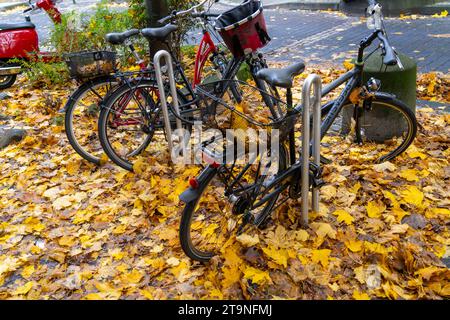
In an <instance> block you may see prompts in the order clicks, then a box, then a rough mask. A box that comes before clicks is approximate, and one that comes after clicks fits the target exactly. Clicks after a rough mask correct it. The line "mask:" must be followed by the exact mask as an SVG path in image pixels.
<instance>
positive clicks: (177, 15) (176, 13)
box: [158, 0, 219, 24]
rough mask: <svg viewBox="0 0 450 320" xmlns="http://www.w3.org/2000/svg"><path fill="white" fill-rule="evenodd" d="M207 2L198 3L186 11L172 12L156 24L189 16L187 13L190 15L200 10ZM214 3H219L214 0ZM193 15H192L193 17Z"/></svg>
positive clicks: (205, 0)
mask: <svg viewBox="0 0 450 320" xmlns="http://www.w3.org/2000/svg"><path fill="white" fill-rule="evenodd" d="M208 1H209V0H203V1H202V2H200V3H199V4H197V5H195V6H193V7H191V8H189V9H186V10H182V11H172V13H171V14H170V15H168V16H167V17H164V18H162V19H160V20H158V23H161V24H162V23H165V22H166V21H168V20H171V19H174V18H176V17H179V16H183V15H186V14H189V13H191V12H192V11H195V10H197V9H198V8H200V7H201V6H203V5H204V4H205V3H206V2H208ZM214 2H219V0H214ZM196 13H197V12H194V14H196ZM194 14H193V15H194Z"/></svg>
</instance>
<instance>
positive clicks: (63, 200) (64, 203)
mask: <svg viewBox="0 0 450 320" xmlns="http://www.w3.org/2000/svg"><path fill="white" fill-rule="evenodd" d="M71 205H72V197H71V196H63V197H60V198H58V199H56V200H55V201H53V208H54V209H55V210H61V209H64V208H67V207H70V206H71Z"/></svg>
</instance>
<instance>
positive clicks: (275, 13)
mask: <svg viewBox="0 0 450 320" xmlns="http://www.w3.org/2000/svg"><path fill="white" fill-rule="evenodd" d="M265 15H266V21H267V24H268V29H269V34H270V35H271V37H272V39H273V40H272V42H271V43H270V44H269V45H268V46H267V47H266V48H264V49H263V51H265V52H266V53H270V55H271V56H273V59H275V60H278V61H283V60H286V61H288V60H295V59H304V60H307V61H310V62H313V63H319V62H323V61H328V62H331V63H336V64H341V63H342V62H343V61H344V60H345V59H347V58H354V57H355V53H356V50H357V46H358V44H359V42H360V41H361V39H362V38H364V37H365V36H366V35H368V34H370V31H369V30H368V29H367V27H366V24H365V23H362V22H360V19H359V18H358V17H345V16H342V15H340V14H336V13H327V12H307V11H288V10H266V11H265ZM385 24H386V28H387V30H388V34H389V36H390V40H391V44H392V45H393V46H394V47H396V48H397V49H398V50H399V51H400V52H403V53H404V54H406V55H408V56H410V57H412V58H414V59H415V60H416V61H417V62H418V66H419V71H420V72H429V71H442V72H449V71H450V70H449V69H450V55H449V50H450V18H439V19H437V18H425V19H417V20H400V19H386V21H385Z"/></svg>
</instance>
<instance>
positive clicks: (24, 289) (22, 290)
mask: <svg viewBox="0 0 450 320" xmlns="http://www.w3.org/2000/svg"><path fill="white" fill-rule="evenodd" d="M33 284H34V282H33V281H28V282H27V283H25V284H24V285H23V286H21V287H18V288H17V289H16V290H15V291H14V294H15V295H21V294H27V293H28V291H30V290H31V288H33Z"/></svg>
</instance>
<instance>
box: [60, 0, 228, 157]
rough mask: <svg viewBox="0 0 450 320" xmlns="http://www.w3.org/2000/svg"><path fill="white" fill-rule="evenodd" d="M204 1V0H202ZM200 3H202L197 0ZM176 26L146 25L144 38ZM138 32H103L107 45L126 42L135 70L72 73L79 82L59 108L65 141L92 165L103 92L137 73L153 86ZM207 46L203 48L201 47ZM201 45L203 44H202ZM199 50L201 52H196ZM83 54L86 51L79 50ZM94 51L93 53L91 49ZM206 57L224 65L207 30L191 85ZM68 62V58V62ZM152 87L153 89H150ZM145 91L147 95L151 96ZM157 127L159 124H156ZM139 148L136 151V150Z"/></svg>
mask: <svg viewBox="0 0 450 320" xmlns="http://www.w3.org/2000/svg"><path fill="white" fill-rule="evenodd" d="M204 2H206V0H205V1H204ZM200 5H202V4H200ZM200 5H198V6H194V7H193V8H191V9H189V10H188V11H186V12H184V13H189V12H191V11H192V10H193V9H195V8H197V7H199V6H200ZM217 16H218V14H210V13H207V12H204V13H202V14H198V13H196V12H195V13H194V14H193V15H192V17H193V18H202V19H203V21H204V23H205V24H208V23H209V19H210V18H215V17H217ZM175 30H176V27H175V26H173V25H171V24H169V25H166V26H164V27H160V28H148V29H146V31H145V32H146V38H147V39H148V40H151V39H153V38H157V39H163V38H164V39H165V38H167V37H169V36H170V34H171V33H173V32H174V31H175ZM138 35H141V31H140V30H137V29H131V30H126V31H124V32H121V33H110V34H108V35H107V36H106V41H107V42H108V43H109V44H111V45H115V46H116V45H126V46H127V47H128V48H129V50H130V52H131V54H132V56H133V57H134V60H135V62H136V66H137V67H138V68H139V71H138V72H120V71H118V70H114V71H113V72H112V73H105V74H94V75H92V74H91V75H90V74H87V75H86V74H79V75H77V76H74V77H75V78H76V79H78V81H82V84H81V85H80V86H79V87H78V88H77V90H75V91H74V92H73V93H72V94H71V95H70V96H69V98H68V100H67V102H66V105H65V106H64V108H63V110H64V111H65V129H66V130H65V131H66V135H67V138H68V140H69V143H70V144H71V146H72V148H73V149H74V150H75V151H76V152H77V153H78V154H79V155H80V156H81V157H82V158H84V159H86V160H87V161H89V162H92V163H94V164H96V165H100V164H101V162H102V155H104V150H103V148H102V147H101V144H100V141H99V138H98V133H97V130H98V125H97V123H98V115H99V113H100V109H101V105H102V104H103V102H104V101H106V97H107V95H109V94H111V93H112V92H113V91H114V89H117V88H119V87H120V85H127V84H129V83H131V82H133V81H135V80H136V78H138V77H142V78H144V79H146V80H149V81H150V82H152V84H153V86H154V87H155V88H156V82H154V70H153V66H152V63H150V64H149V65H148V66H147V65H146V64H145V62H144V60H143V59H142V58H141V57H140V55H139V54H138V52H137V51H136V49H135V47H134V46H133V44H132V42H131V39H132V38H133V37H136V36H138ZM205 45H206V46H207V49H208V50H207V51H206V52H205V51H203V48H204V47H205ZM202 46H203V47H202ZM200 53H201V54H200ZM82 54H84V55H86V54H89V53H85V52H83V53H82ZM92 54H95V53H92ZM75 55H77V54H75ZM68 56H69V57H70V55H68ZM208 60H210V61H211V62H212V64H213V66H214V68H215V69H216V70H219V72H223V70H224V68H225V67H224V65H226V59H225V54H224V53H223V51H221V50H218V48H216V47H215V46H214V43H213V42H212V40H211V37H210V35H209V33H208V34H205V35H204V38H203V39H202V42H201V46H200V48H199V51H198V53H197V59H196V66H195V78H194V82H193V84H192V86H193V87H195V85H196V84H199V83H201V81H202V75H203V74H204V73H206V71H205V65H206V62H207V61H208ZM68 63H69V64H70V61H69V62H68ZM152 91H154V90H152ZM179 94H180V96H179V99H181V100H183V101H187V100H188V99H187V98H185V97H184V95H183V93H182V92H181V91H180V93H179ZM151 96H152V98H151V99H156V100H157V95H155V92H152V95H151ZM151 96H150V95H148V97H147V98H149V100H151V99H150V97H151ZM152 103H153V104H157V103H158V102H157V101H153V102H152ZM126 124H127V125H132V123H130V122H128V123H126V122H122V123H120V122H117V121H116V127H120V126H121V125H126ZM159 128H161V126H159ZM150 141H151V139H146V142H145V145H142V146H141V148H139V149H140V151H142V150H144V149H145V148H146V147H147V146H148V144H149V143H150ZM140 151H139V152H140Z"/></svg>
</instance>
